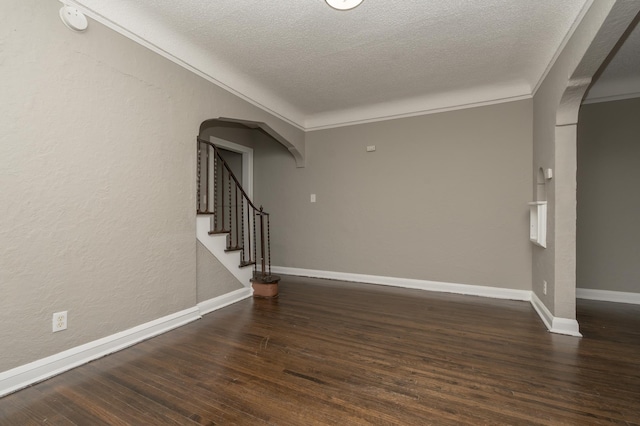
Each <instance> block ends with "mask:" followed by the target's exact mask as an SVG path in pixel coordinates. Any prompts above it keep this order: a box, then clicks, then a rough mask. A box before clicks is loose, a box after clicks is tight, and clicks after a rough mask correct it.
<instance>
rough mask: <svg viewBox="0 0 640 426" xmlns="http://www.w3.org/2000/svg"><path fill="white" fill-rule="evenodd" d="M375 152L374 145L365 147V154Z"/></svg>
mask: <svg viewBox="0 0 640 426" xmlns="http://www.w3.org/2000/svg"><path fill="white" fill-rule="evenodd" d="M375 150H376V146H375V145H369V146H367V152H373V151H375Z"/></svg>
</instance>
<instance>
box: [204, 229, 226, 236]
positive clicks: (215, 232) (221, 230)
mask: <svg viewBox="0 0 640 426" xmlns="http://www.w3.org/2000/svg"><path fill="white" fill-rule="evenodd" d="M230 233H231V231H227V230H225V229H218V230H213V231H209V235H217V234H230Z"/></svg>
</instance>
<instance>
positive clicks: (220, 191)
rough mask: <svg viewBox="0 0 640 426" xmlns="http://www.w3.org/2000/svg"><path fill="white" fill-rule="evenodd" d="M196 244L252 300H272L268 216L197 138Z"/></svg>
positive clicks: (275, 284) (217, 155)
mask: <svg viewBox="0 0 640 426" xmlns="http://www.w3.org/2000/svg"><path fill="white" fill-rule="evenodd" d="M197 144H198V173H197V182H196V185H197V200H196V212H197V214H198V218H197V224H196V225H197V226H196V228H197V238H198V240H199V241H200V242H201V243H202V244H204V246H205V247H207V249H209V251H211V253H213V255H214V256H216V257H217V258H218V260H220V262H221V263H222V264H223V265H224V266H225V267H226V268H227V269H228V270H229V271H230V272H231V273H232V274H233V275H234V276H235V277H236V278H237V279H238V280H239V281H240V282H241V283H242V284H243V285H244V286H249V284H250V283H251V285H252V287H253V291H254V296H256V297H277V295H278V282H279V281H280V278H279V277H277V276H275V275H272V274H271V235H270V233H271V232H270V231H271V230H270V220H269V213H267V212H265V211H264V209H263V208H262V206H260V207H259V208H258V207H256V206H255V205H254V204H253V201H252V200H251V199H250V198H249V196H248V195H247V194H246V192H245V191H244V189H243V188H242V185H241V184H240V181H239V180H238V179H237V178H236V176H235V175H234V174H233V172H232V171H231V169H230V168H229V165H228V164H227V163H226V162H225V161H224V159H223V158H222V156H221V155H220V152H219V150H218V148H217V147H216V146H215V145H214V144H213V143H211V142H208V141H206V140H204V139H200V138H197Z"/></svg>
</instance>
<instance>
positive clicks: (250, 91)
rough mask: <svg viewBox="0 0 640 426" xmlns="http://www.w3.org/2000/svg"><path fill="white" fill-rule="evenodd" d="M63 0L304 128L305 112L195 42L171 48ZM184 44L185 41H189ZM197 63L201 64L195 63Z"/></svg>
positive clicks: (166, 35) (63, 0) (173, 37)
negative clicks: (199, 48) (225, 66)
mask: <svg viewBox="0 0 640 426" xmlns="http://www.w3.org/2000/svg"><path fill="white" fill-rule="evenodd" d="M60 2H61V3H62V4H64V5H69V6H73V7H75V8H77V9H78V10H80V11H81V12H82V13H84V14H85V15H87V16H88V17H90V18H91V19H93V20H95V21H97V22H99V23H101V24H103V25H104V26H106V27H107V28H110V29H112V30H113V31H115V32H117V33H119V34H121V35H123V36H125V37H126V38H128V39H130V40H132V41H134V42H136V43H138V44H140V45H141V46H143V47H146V48H147V49H149V50H151V51H153V52H155V53H157V54H158V55H160V56H162V57H164V58H166V59H168V60H170V61H171V62H173V63H175V64H177V65H179V66H181V67H183V68H185V69H187V70H188V71H191V72H192V73H194V74H196V75H198V76H200V77H202V78H204V79H205V80H207V81H209V82H211V83H213V84H215V85H216V86H218V87H220V88H222V89H224V90H226V91H227V92H229V93H231V94H233V95H235V96H237V97H239V98H240V99H242V100H244V101H247V102H248V103H250V104H251V105H253V106H255V107H258V108H260V109H262V110H263V111H266V112H268V113H269V114H271V115H273V116H275V117H277V118H279V119H281V120H283V121H285V122H286V123H288V124H290V125H292V126H294V127H296V128H298V129H300V130H305V128H304V127H303V125H302V123H303V122H304V114H302V113H301V112H300V111H298V110H297V109H296V108H294V107H293V106H291V105H289V104H288V103H287V102H286V101H284V100H282V99H280V98H278V97H277V96H275V95H273V94H272V93H266V91H265V90H263V89H262V88H259V87H258V85H257V84H255V83H253V82H251V81H250V80H249V79H248V78H242V77H241V76H240V75H239V74H238V73H237V72H235V71H231V70H227V69H223V67H222V66H221V64H219V63H215V64H214V61H213V60H212V59H211V56H210V55H207V54H206V53H205V52H199V51H197V50H194V49H193V48H192V46H185V49H180V53H177V52H172V51H170V50H169V49H168V48H165V47H163V46H160V45H159V44H157V43H154V42H151V41H150V40H147V39H146V38H145V37H142V36H141V35H139V34H136V33H135V32H133V31H132V30H130V29H128V28H125V27H123V26H122V25H120V24H118V23H116V22H114V21H112V20H111V19H109V18H107V17H106V16H104V15H102V14H101V13H98V12H97V11H95V10H93V9H91V8H90V7H87V6H85V5H84V4H82V3H81V2H79V1H78V0H60ZM154 29H155V30H156V31H158V32H159V33H163V37H161V38H164V39H170V40H174V41H175V40H176V39H177V38H178V37H176V35H175V34H171V33H169V32H167V31H162V30H161V29H160V28H159V27H158V26H154ZM184 44H185V45H186V44H187V43H184ZM184 52H189V53H190V54H186V55H185V54H184ZM187 56H189V57H187ZM196 63H198V64H199V65H195V64H196ZM214 75H215V77H214Z"/></svg>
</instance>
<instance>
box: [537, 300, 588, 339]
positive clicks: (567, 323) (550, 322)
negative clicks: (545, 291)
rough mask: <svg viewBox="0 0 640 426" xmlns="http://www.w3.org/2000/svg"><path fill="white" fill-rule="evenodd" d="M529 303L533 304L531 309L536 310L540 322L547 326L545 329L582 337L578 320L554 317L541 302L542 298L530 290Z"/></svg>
mask: <svg viewBox="0 0 640 426" xmlns="http://www.w3.org/2000/svg"><path fill="white" fill-rule="evenodd" d="M531 305H533V309H535V310H536V312H537V313H538V315H539V316H540V318H541V319H542V322H544V325H546V326H547V329H548V330H549V331H550V332H552V333H557V334H566V335H568V336H575V337H582V334H580V327H579V326H578V321H576V320H574V319H569V318H560V317H554V316H553V314H552V313H551V312H550V311H549V309H547V307H546V306H545V305H544V303H542V300H540V299H539V298H538V296H536V294H535V293H533V292H531Z"/></svg>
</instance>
